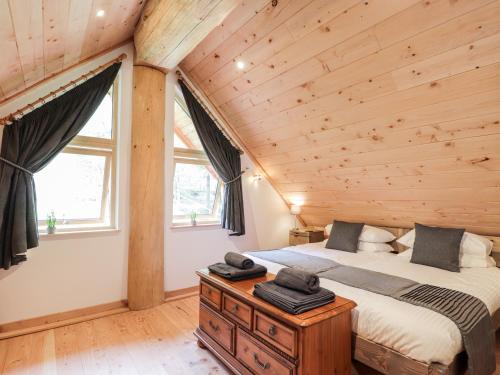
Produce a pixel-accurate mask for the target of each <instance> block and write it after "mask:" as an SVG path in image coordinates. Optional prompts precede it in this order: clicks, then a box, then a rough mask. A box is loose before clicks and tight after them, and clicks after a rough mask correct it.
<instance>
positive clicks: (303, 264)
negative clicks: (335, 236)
mask: <svg viewBox="0 0 500 375" xmlns="http://www.w3.org/2000/svg"><path fill="white" fill-rule="evenodd" d="M247 254H249V255H252V256H255V257H257V258H260V259H264V260H268V261H270V262H274V263H278V264H282V265H284V266H287V267H291V268H296V269H298V270H302V271H307V272H312V273H319V272H322V271H326V270H329V269H331V268H333V267H338V266H340V265H341V264H340V263H337V262H334V261H333V260H329V259H325V258H320V257H315V256H312V255H307V254H301V253H296V252H295V251H289V250H266V251H252V252H248V253H247Z"/></svg>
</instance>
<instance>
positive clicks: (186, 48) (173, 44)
mask: <svg viewBox="0 0 500 375" xmlns="http://www.w3.org/2000/svg"><path fill="white" fill-rule="evenodd" d="M238 3H239V1H238V0H182V1H159V0H150V1H148V3H147V4H146V6H145V7H144V10H143V12H142V15H141V18H140V21H139V24H138V25H137V28H136V30H135V34H134V43H135V48H136V51H137V56H136V62H137V63H138V64H151V65H155V66H160V67H162V68H166V69H168V70H170V69H173V68H175V67H176V66H177V64H178V63H179V62H180V61H181V60H182V59H184V57H186V56H187V55H188V54H189V53H190V52H191V51H192V50H193V49H194V48H195V47H196V46H197V45H198V44H199V43H200V42H201V41H202V40H203V39H204V38H205V37H206V36H207V35H208V34H209V33H210V31H212V30H213V29H214V28H215V27H216V26H217V25H219V24H220V23H221V22H222V21H223V20H224V18H226V16H227V15H228V14H229V13H230V12H231V11H232V10H233V9H234V8H235V7H236V6H237V5H238Z"/></svg>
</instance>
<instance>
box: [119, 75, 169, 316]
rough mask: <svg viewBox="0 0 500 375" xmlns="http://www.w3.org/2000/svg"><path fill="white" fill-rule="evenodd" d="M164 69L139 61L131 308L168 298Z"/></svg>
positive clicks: (135, 91) (135, 103) (134, 123)
mask: <svg viewBox="0 0 500 375" xmlns="http://www.w3.org/2000/svg"><path fill="white" fill-rule="evenodd" d="M164 122H165V74H164V73H163V72H161V71H159V70H156V69H153V68H151V67H146V66H134V89H133V98H132V160H131V175H130V243H129V258H128V304H129V307H130V309H131V310H141V309H146V308H149V307H153V306H156V305H159V304H161V303H162V302H163V300H164V287H163V283H164V282H163V280H164V266H163V251H164V248H163V232H164V194H165V189H164V164H165V162H164V160H165V157H164V148H165V146H164V144H165V142H164Z"/></svg>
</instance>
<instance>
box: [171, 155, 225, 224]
mask: <svg viewBox="0 0 500 375" xmlns="http://www.w3.org/2000/svg"><path fill="white" fill-rule="evenodd" d="M217 185H218V179H217V178H216V176H215V174H213V173H210V171H209V169H208V168H207V166H205V165H198V164H184V163H176V165H175V177H174V216H178V215H189V214H190V213H191V212H193V211H194V212H196V213H197V214H199V215H212V214H214V215H217V214H218V213H215V212H213V209H214V203H215V198H216V195H217Z"/></svg>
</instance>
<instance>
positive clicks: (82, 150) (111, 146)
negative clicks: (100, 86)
mask: <svg viewBox="0 0 500 375" xmlns="http://www.w3.org/2000/svg"><path fill="white" fill-rule="evenodd" d="M112 87H113V90H112V124H111V138H99V137H89V136H85V135H77V136H76V137H75V138H74V139H73V140H72V141H71V142H70V143H69V144H68V145H67V146H66V147H65V148H64V149H63V150H62V151H61V153H66V154H76V155H95V156H101V157H105V166H104V173H103V189H102V195H101V211H100V215H99V218H96V219H75V218H72V219H64V220H57V221H56V226H57V231H58V232H79V231H82V232H88V231H94V230H95V231H100V230H105V229H116V215H117V212H116V199H117V194H116V191H117V189H116V185H117V171H116V167H117V151H118V147H117V142H118V134H117V130H118V110H119V102H118V98H119V94H118V92H119V91H118V90H119V75H118V76H117V78H116V79H115V81H114V83H113V86H112ZM108 210H109V221H108V220H107V217H106V216H107V215H106V214H107V211H108ZM46 226H47V220H38V227H39V229H40V230H41V231H44V229H45V227H46Z"/></svg>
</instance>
